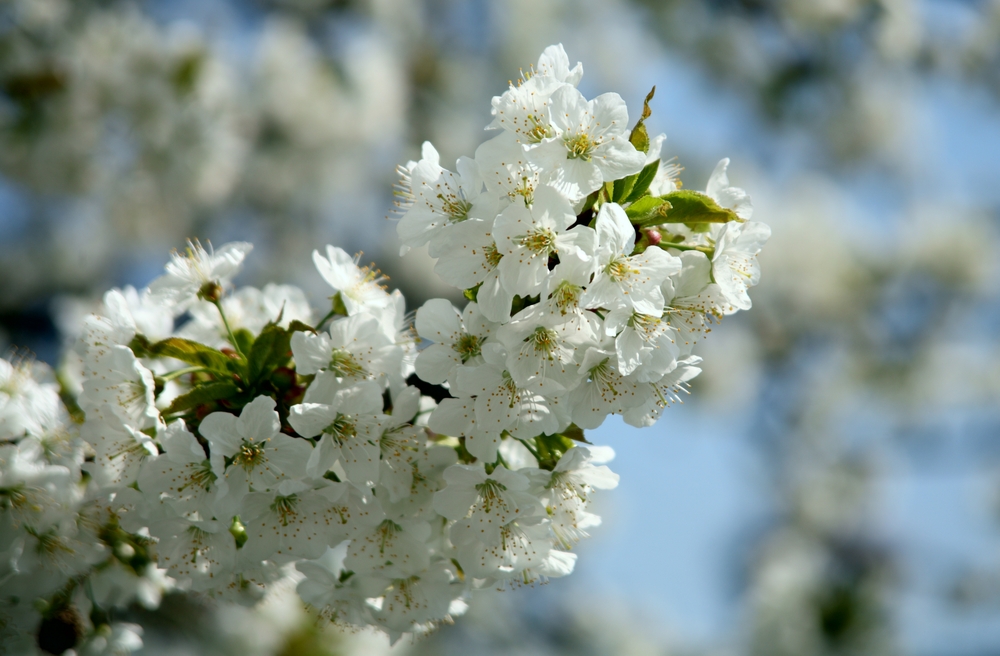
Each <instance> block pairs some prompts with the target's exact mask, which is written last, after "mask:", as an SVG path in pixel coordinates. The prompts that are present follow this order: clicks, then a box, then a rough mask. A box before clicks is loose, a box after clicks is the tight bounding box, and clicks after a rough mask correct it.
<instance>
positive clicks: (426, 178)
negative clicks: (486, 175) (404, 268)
mask: <svg viewBox="0 0 1000 656" xmlns="http://www.w3.org/2000/svg"><path fill="white" fill-rule="evenodd" d="M422 155H423V157H422V158H421V159H420V161H419V162H418V163H417V165H416V166H415V167H414V168H413V170H412V171H410V172H409V177H410V187H411V188H410V194H411V195H412V201H411V203H412V204H411V205H410V206H409V208H408V209H407V210H406V212H405V213H404V214H403V216H402V217H401V218H400V220H399V224H398V225H397V228H396V230H397V233H398V234H399V240H400V241H401V242H402V243H403V244H404V246H405V247H415V246H423V245H424V244H426V243H428V242H430V244H431V247H430V252H431V255H434V254H435V253H436V252H437V251H438V249H439V248H440V244H441V243H442V237H443V236H444V235H445V234H446V233H447V231H448V229H449V227H450V226H453V225H455V224H457V223H461V222H462V221H468V220H474V221H475V220H479V221H492V220H493V217H494V216H496V205H497V198H496V196H495V195H494V194H490V193H484V192H483V180H482V178H481V177H480V175H479V170H478V168H477V166H476V162H475V161H473V160H471V159H469V158H468V157H463V158H460V159H459V160H458V165H457V167H456V168H457V169H458V173H453V172H452V171H449V170H447V169H444V168H442V167H441V165H440V157H439V156H438V152H437V150H435V148H434V146H432V145H431V144H430V142H424V145H423V149H422Z"/></svg>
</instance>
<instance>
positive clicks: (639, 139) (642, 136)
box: [628, 86, 656, 153]
mask: <svg viewBox="0 0 1000 656" xmlns="http://www.w3.org/2000/svg"><path fill="white" fill-rule="evenodd" d="M654 93H656V87H655V86H654V87H653V88H652V89H650V90H649V93H648V94H647V95H646V99H645V100H644V101H643V102H642V116H640V117H639V121H638V122H637V123H636V124H635V127H634V128H632V133H631V134H630V135H629V136H628V140H629V142H630V143H631V144H632V145H633V146H635V149H636V150H638V151H641V152H644V153H648V152H649V132H647V131H646V119H647V118H649V116H650V115H651V114H652V113H653V111H652V110H651V109H650V108H649V101H650V100H652V99H653V94H654Z"/></svg>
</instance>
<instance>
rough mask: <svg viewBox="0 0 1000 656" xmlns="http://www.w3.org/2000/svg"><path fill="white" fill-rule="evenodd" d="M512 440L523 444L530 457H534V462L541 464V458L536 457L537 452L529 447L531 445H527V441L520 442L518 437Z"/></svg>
mask: <svg viewBox="0 0 1000 656" xmlns="http://www.w3.org/2000/svg"><path fill="white" fill-rule="evenodd" d="M514 439H516V440H517V441H518V442H520V443H521V444H523V445H524V448H525V449H527V450H528V451H529V452H530V453H531V455H533V456H534V457H535V460H537V461H538V462H539V463H540V462H542V458H541V456H539V455H538V450H537V449H535V447H533V446H531V444H529V443H528V441H527V440H522V439H521V438H520V437H515V438H514Z"/></svg>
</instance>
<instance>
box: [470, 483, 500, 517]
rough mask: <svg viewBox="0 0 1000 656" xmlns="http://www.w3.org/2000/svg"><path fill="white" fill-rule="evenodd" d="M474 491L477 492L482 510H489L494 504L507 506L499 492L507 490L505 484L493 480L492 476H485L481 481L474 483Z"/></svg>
mask: <svg viewBox="0 0 1000 656" xmlns="http://www.w3.org/2000/svg"><path fill="white" fill-rule="evenodd" d="M476 491H477V492H479V499H480V501H482V504H483V511H484V512H490V511H491V510H492V509H493V506H495V505H496V506H501V507H503V508H506V507H507V502H506V501H504V498H503V497H502V496H500V493H501V492H506V491H507V486H506V485H504V484H503V483H501V482H499V481H495V480H493V479H492V478H487V479H486V480H485V481H483V482H482V483H479V484H478V485H476Z"/></svg>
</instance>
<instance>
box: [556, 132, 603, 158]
mask: <svg viewBox="0 0 1000 656" xmlns="http://www.w3.org/2000/svg"><path fill="white" fill-rule="evenodd" d="M563 141H564V142H565V144H566V159H582V160H583V161H585V162H589V161H590V158H591V155H592V154H593V152H594V148H596V147H597V143H596V142H595V141H593V140H592V139H591V138H590V135H589V134H587V133H586V132H581V133H580V134H575V135H567V136H566V137H564V138H563Z"/></svg>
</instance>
